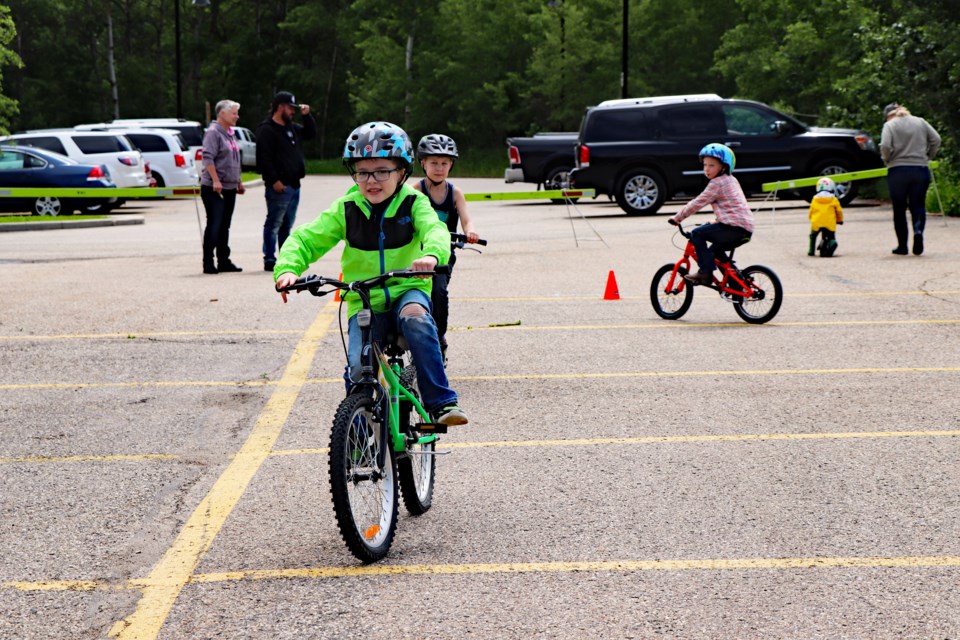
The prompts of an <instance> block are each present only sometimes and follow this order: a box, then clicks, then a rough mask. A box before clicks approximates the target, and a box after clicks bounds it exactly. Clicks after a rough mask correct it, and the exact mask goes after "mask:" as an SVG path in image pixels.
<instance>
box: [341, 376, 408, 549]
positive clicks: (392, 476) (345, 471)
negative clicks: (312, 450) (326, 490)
mask: <svg viewBox="0 0 960 640" xmlns="http://www.w3.org/2000/svg"><path fill="white" fill-rule="evenodd" d="M383 432H384V430H383V429H382V428H381V425H380V423H379V422H378V421H377V418H376V412H375V407H374V402H373V398H371V397H369V396H367V395H364V394H360V393H355V394H351V395H349V396H347V397H346V398H345V399H344V400H343V402H341V403H340V407H339V408H338V409H337V415H336V417H335V418H334V419H333V431H332V432H331V434H330V492H331V494H332V496H333V511H334V513H335V514H336V516H337V526H338V527H339V529H340V535H341V536H342V537H343V541H344V542H345V543H346V544H347V548H348V549H350V552H351V553H352V554H353V555H354V556H356V557H357V558H358V559H359V560H361V561H362V562H365V563H370V562H376V561H377V560H380V559H381V558H383V557H384V556H385V555H387V551H389V550H390V544H391V543H392V542H393V537H394V535H395V534H396V532H397V511H398V505H399V498H398V487H397V470H396V466H395V465H394V454H393V450H392V447H390V446H389V443H388V442H385V441H384V440H385V439H384V437H383ZM381 459H382V460H383V462H382V463H381V462H380V460H381Z"/></svg>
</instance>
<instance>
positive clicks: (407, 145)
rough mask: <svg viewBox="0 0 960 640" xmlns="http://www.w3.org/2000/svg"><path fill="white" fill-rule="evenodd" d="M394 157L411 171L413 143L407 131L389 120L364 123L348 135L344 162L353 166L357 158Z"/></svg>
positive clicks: (344, 148)
mask: <svg viewBox="0 0 960 640" xmlns="http://www.w3.org/2000/svg"><path fill="white" fill-rule="evenodd" d="M372 158H394V159H396V160H399V161H400V163H401V165H403V168H405V169H406V170H407V173H409V172H410V167H411V166H413V143H412V142H410V136H408V135H407V132H406V131H404V130H403V129H401V128H400V127H398V126H397V125H395V124H391V123H389V122H368V123H366V124H362V125H360V126H359V127H357V128H356V129H354V130H353V132H352V133H351V134H350V135H349V136H348V137H347V143H346V144H345V145H344V147H343V164H345V165H347V166H348V167H349V166H353V163H355V162H356V161H357V160H366V159H372Z"/></svg>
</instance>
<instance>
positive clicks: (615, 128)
mask: <svg viewBox="0 0 960 640" xmlns="http://www.w3.org/2000/svg"><path fill="white" fill-rule="evenodd" d="M588 118H589V119H588V121H587V127H586V131H585V132H584V134H585V135H584V137H583V141H584V142H625V141H626V142H638V141H641V140H649V139H650V126H649V124H648V120H647V118H646V117H645V116H644V113H643V111H641V110H639V109H596V110H594V111H593V112H592V113H591V114H590V115H589V116H588Z"/></svg>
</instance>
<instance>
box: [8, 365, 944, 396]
mask: <svg viewBox="0 0 960 640" xmlns="http://www.w3.org/2000/svg"><path fill="white" fill-rule="evenodd" d="M956 371H960V367H854V368H849V369H839V368H833V369H732V370H726V371H612V372H596V373H590V372H586V373H517V374H502V375H483V376H450V380H453V381H464V380H587V379H591V378H598V379H611V378H688V377H703V376H708V377H709V376H789V375H798V376H799V375H811V374H813V375H820V374H834V373H839V374H844V373H846V374H857V373H953V372H956ZM302 382H303V384H305V385H309V384H343V378H306V379H304V380H303V381H302ZM278 385H283V381H282V380H279V381H277V380H256V381H249V382H247V381H231V380H223V381H201V380H169V381H162V382H154V381H148V380H145V381H141V382H77V383H67V382H52V383H33V384H0V391H2V390H14V389H21V390H22V389H34V390H36V389H75V388H87V389H100V388H110V387H127V388H135V387H266V386H278Z"/></svg>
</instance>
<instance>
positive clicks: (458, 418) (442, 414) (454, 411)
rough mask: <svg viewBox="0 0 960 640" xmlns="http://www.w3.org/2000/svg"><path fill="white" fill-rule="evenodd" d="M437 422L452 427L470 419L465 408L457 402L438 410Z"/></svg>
mask: <svg viewBox="0 0 960 640" xmlns="http://www.w3.org/2000/svg"><path fill="white" fill-rule="evenodd" d="M437 422H438V423H440V424H445V425H447V426H448V427H452V426H456V425H459V424H467V423H468V422H470V421H469V420H467V414H466V413H464V411H463V409H461V408H460V407H458V406H457V405H455V404H451V405H448V406H446V407H444V408H443V409H440V411H437Z"/></svg>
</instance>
